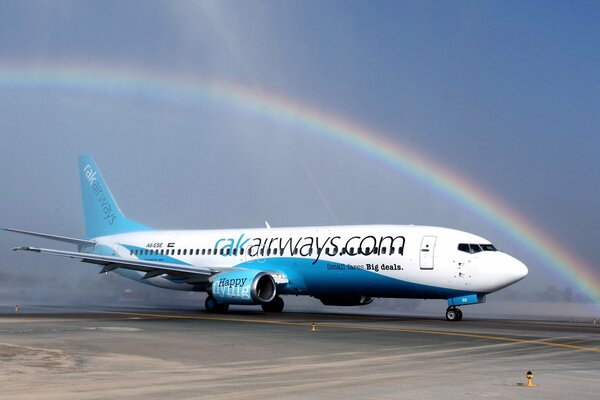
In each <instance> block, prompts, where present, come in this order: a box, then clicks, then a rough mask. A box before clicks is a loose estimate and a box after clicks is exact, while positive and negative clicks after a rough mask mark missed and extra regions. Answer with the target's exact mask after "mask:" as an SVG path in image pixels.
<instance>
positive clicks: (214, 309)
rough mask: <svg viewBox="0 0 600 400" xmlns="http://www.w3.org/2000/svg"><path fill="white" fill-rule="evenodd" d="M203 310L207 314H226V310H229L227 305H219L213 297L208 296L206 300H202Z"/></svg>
mask: <svg viewBox="0 0 600 400" xmlns="http://www.w3.org/2000/svg"><path fill="white" fill-rule="evenodd" d="M204 308H205V309H206V312H208V313H226V312H227V310H229V304H227V303H223V304H219V303H217V301H216V300H215V298H214V297H212V296H208V297H207V298H206V300H204Z"/></svg>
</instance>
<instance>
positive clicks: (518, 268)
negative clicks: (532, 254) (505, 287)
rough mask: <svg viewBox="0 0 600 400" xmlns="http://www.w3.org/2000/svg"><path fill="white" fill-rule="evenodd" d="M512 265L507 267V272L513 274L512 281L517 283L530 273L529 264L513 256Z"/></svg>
mask: <svg viewBox="0 0 600 400" xmlns="http://www.w3.org/2000/svg"><path fill="white" fill-rule="evenodd" d="M511 259H512V260H511V261H512V262H511V263H510V266H509V267H508V268H507V270H508V271H507V272H508V273H509V274H510V275H511V279H512V282H511V283H515V282H518V281H520V280H521V279H523V278H525V277H526V276H527V274H528V273H529V270H528V269H527V266H526V265H525V264H523V263H522V262H521V261H519V260H517V259H516V258H513V257H511Z"/></svg>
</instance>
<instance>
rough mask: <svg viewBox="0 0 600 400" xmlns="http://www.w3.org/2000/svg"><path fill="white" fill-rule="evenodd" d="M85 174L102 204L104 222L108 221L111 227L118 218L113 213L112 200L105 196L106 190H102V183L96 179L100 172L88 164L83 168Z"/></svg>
mask: <svg viewBox="0 0 600 400" xmlns="http://www.w3.org/2000/svg"><path fill="white" fill-rule="evenodd" d="M83 173H84V174H85V177H86V179H87V180H88V182H89V183H90V187H91V189H92V192H93V193H94V195H95V196H96V198H97V199H98V204H100V208H101V209H102V212H103V213H104V220H107V222H108V224H109V225H112V224H114V223H115V221H116V220H117V216H116V215H115V214H114V212H113V208H112V205H111V204H110V198H109V197H107V196H106V195H105V194H104V189H102V186H101V185H100V182H98V178H96V175H97V174H98V172H97V171H94V169H93V168H92V167H91V166H90V164H87V165H86V166H85V167H84V168H83Z"/></svg>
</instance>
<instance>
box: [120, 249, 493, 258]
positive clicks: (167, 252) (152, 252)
mask: <svg viewBox="0 0 600 400" xmlns="http://www.w3.org/2000/svg"><path fill="white" fill-rule="evenodd" d="M492 247H493V246H492ZM244 250H245V249H244V248H241V249H239V252H238V249H231V248H221V249H160V250H159V249H135V250H130V251H129V255H132V256H133V255H135V256H156V255H161V256H175V255H177V256H187V255H190V256H193V255H196V256H199V255H203V256H206V255H208V256H210V255H222V256H229V255H233V256H237V255H241V256H242V255H244ZM355 250H356V252H355ZM403 250H404V249H403V248H402V247H398V248H395V247H391V248H390V251H389V254H390V255H393V254H396V253H398V254H403ZM324 252H325V254H327V255H328V256H335V255H337V254H338V253H339V255H345V254H348V255H351V256H355V255H357V254H361V255H367V256H368V255H372V254H375V255H380V254H388V251H387V247H382V248H380V249H377V248H370V247H366V248H356V249H355V248H354V247H349V248H348V249H344V248H342V249H338V248H326V249H324ZM313 253H314V254H317V251H316V249H313V248H310V249H309V250H308V253H302V252H301V251H300V249H298V248H296V249H294V251H292V252H291V255H294V256H296V255H298V254H300V255H303V256H311V255H313ZM257 255H261V256H265V255H266V256H271V255H274V256H277V255H281V256H283V255H284V251H283V249H277V248H276V249H264V248H263V249H260V251H258V254H252V255H251V256H252V257H255V256H257Z"/></svg>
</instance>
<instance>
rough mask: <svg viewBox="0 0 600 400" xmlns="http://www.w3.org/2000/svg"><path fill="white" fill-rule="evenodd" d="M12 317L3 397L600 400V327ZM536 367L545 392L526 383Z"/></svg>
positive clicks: (289, 316)
mask: <svg viewBox="0 0 600 400" xmlns="http://www.w3.org/2000/svg"><path fill="white" fill-rule="evenodd" d="M0 313H1V314H0V384H1V385H2V398H18V399H30V398H31V399H33V398H40V397H43V398H46V399H64V398H85V399H88V398H114V397H125V398H145V399H159V398H161V399H162V398H166V397H168V398H211V399H225V398H227V399H256V398H285V399H305V398H307V397H311V398H318V399H320V398H323V399H325V398H326V399H348V398H372V399H415V398H419V399H440V398H442V399H465V398H482V397H494V398H506V399H508V398H510V399H521V398H523V399H525V398H527V399H563V398H567V397H568V398H578V399H597V398H599V396H600V325H594V324H592V323H573V322H551V321H526V320H491V319H468V320H467V319H466V320H463V321H461V322H447V321H444V320H441V319H430V318H415V317H410V318H408V317H395V316H389V315H360V314H352V313H335V314H325V313H301V312H290V313H281V314H265V313H262V312H258V311H254V310H251V311H247V310H234V311H233V312H232V313H229V314H224V315H214V314H206V313H204V312H203V311H199V310H190V309H162V310H161V309H152V310H150V309H145V308H112V309H103V308H85V309H79V308H66V307H31V306H26V307H22V308H21V309H20V310H19V312H15V310H14V307H0ZM313 324H315V328H314V329H315V330H313ZM528 370H531V371H533V373H534V379H533V382H534V383H535V384H537V385H538V386H537V387H535V388H525V387H522V386H520V385H519V383H525V382H526V379H525V372H526V371H528Z"/></svg>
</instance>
